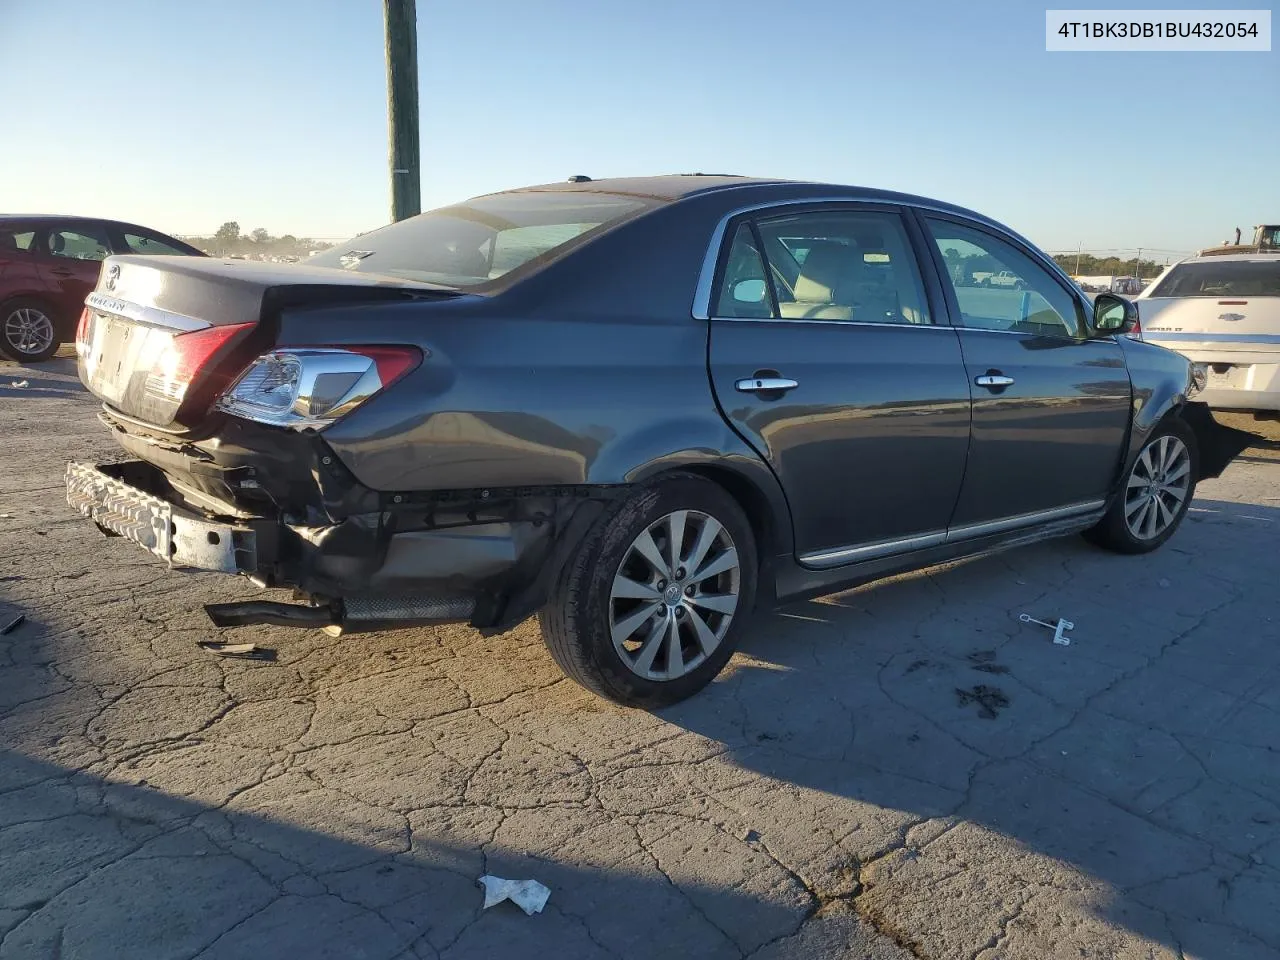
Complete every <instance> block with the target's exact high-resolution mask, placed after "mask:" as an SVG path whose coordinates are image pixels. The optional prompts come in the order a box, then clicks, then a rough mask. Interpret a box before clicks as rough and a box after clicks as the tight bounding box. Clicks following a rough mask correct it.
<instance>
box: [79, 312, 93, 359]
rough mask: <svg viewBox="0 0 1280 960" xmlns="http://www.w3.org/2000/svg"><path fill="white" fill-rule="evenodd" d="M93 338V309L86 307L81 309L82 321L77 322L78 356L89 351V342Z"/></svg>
mask: <svg viewBox="0 0 1280 960" xmlns="http://www.w3.org/2000/svg"><path fill="white" fill-rule="evenodd" d="M92 339H93V311H92V310H90V309H89V308H88V307H85V308H84V309H83V310H81V311H80V322H79V323H77V324H76V356H80V357H83V356H84V355H85V354H86V353H88V352H89V342H90V341H91V340H92Z"/></svg>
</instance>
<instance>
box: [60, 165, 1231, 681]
mask: <svg viewBox="0 0 1280 960" xmlns="http://www.w3.org/2000/svg"><path fill="white" fill-rule="evenodd" d="M992 275H999V276H1001V277H1004V278H1007V277H1012V278H1014V282H1010V283H1007V284H1002V285H1000V286H995V285H992V284H990V283H984V282H983V280H985V279H986V278H988V277H990V276H992ZM1134 319H1135V314H1134V311H1133V307H1132V305H1131V304H1129V303H1128V302H1126V301H1124V300H1122V299H1120V298H1119V297H1115V296H1111V295H1109V294H1103V295H1100V296H1098V298H1097V302H1096V304H1094V305H1091V304H1090V303H1089V302H1088V301H1087V300H1086V299H1085V298H1084V296H1083V294H1082V293H1081V292H1080V291H1079V289H1078V288H1076V287H1075V286H1074V285H1073V284H1072V283H1071V281H1070V280H1069V278H1068V277H1067V276H1065V275H1064V274H1063V273H1062V271H1061V270H1059V269H1058V267H1057V266H1056V265H1055V264H1054V262H1053V261H1052V260H1051V259H1049V258H1048V257H1046V256H1045V255H1044V254H1042V253H1041V252H1040V251H1038V250H1037V249H1035V248H1034V247H1033V246H1032V245H1031V244H1030V243H1028V242H1027V241H1026V240H1024V239H1022V238H1021V237H1019V236H1018V235H1017V234H1014V233H1012V232H1010V231H1009V230H1008V229H1006V228H1004V227H1002V226H1000V225H999V224H997V223H994V222H993V221H991V220H989V219H987V218H986V217H983V216H980V215H979V214H976V213H972V212H970V211H967V210H962V209H960V208H957V207H953V206H950V205H948V204H945V203H939V202H937V201H933V200H925V199H922V198H920V197H913V196H905V195H902V194H896V193H885V192H880V191H874V190H864V189H858V188H853V187H840V186H827V185H816V184H808V183H788V182H780V181H766V180H751V179H743V178H737V177H719V176H716V177H710V176H674V177H655V178H649V179H633V180H602V181H594V182H593V181H588V180H585V179H584V178H574V181H572V182H570V183H564V184H553V185H549V186H541V187H531V188H528V189H523V190H514V191H510V192H506V193H499V194H494V195H491V196H485V197H480V198H477V199H475V200H472V201H469V202H467V203H464V204H459V205H457V206H452V207H446V208H444V209H441V210H436V211H432V212H430V213H426V214H423V215H421V216H419V217H415V218H413V219H411V220H406V221H404V222H401V223H398V224H394V225H392V226H388V227H384V228H382V229H380V230H376V231H374V232H372V233H369V234H365V235H363V236H360V237H357V238H356V239H354V240H352V241H350V242H349V243H347V244H344V245H342V246H340V247H337V248H335V249H334V250H333V251H332V252H330V253H326V254H323V255H321V256H318V257H315V258H313V260H312V261H311V263H310V264H308V265H306V266H301V267H288V266H285V267H277V266H272V265H265V264H253V263H245V262H237V261H227V260H214V259H209V260H205V259H192V258H181V257H129V256H122V257H112V258H110V259H108V260H107V261H106V265H105V267H104V269H103V273H102V278H101V281H100V283H99V285H98V289H97V290H96V291H95V292H94V293H93V294H91V295H90V296H89V298H88V300H87V307H86V310H85V313H84V316H83V318H82V319H81V324H80V330H79V333H78V338H77V347H78V351H79V357H80V361H79V362H80V374H81V377H82V379H83V380H84V382H85V384H86V385H87V386H88V388H89V389H90V390H91V391H93V392H94V393H95V394H96V395H97V396H98V397H100V398H101V399H102V401H103V410H102V419H103V421H104V423H105V424H106V425H107V427H108V428H109V429H111V430H112V431H113V432H114V435H115V437H116V439H117V440H118V441H119V442H120V444H121V446H122V447H123V448H124V449H125V450H126V451H127V452H128V454H129V455H131V457H132V458H133V459H130V460H127V461H124V462H119V463H113V464H102V465H95V464H84V463H73V464H70V465H69V466H68V473H67V491H68V499H69V502H70V503H71V504H72V505H73V506H74V507H75V508H76V509H78V510H79V511H80V512H81V513H83V514H84V515H85V516H87V517H90V518H91V519H93V520H94V521H95V522H96V523H97V524H98V525H99V527H101V528H102V529H103V530H104V531H106V532H108V533H111V534H118V535H122V536H125V537H128V538H129V539H131V540H133V541H135V542H136V543H138V544H140V545H142V546H143V547H145V548H146V549H148V550H150V551H152V552H153V553H155V554H156V555H157V556H159V557H160V558H161V559H163V560H165V561H166V562H168V563H169V564H171V565H173V566H179V567H188V568H195V569H206V570H220V571H224V572H227V573H238V574H242V575H244V576H247V577H249V578H250V579H252V580H254V581H255V582H257V583H259V584H261V585H262V586H264V587H291V588H293V589H294V590H295V591H296V593H297V594H298V596H297V597H295V599H301V600H304V601H305V602H303V603H277V602H265V601H264V602H250V603H234V604H220V605H215V606H211V607H210V608H209V613H210V616H211V617H212V618H213V620H214V622H215V623H217V624H219V625H224V626H232V625H237V624H246V623H263V622H266V623H277V624H285V625H294V626H311V627H324V628H327V629H329V630H331V631H333V630H356V629H373V628H386V627H390V626H402V625H409V624H419V623H425V622H433V621H442V620H465V621H468V622H470V623H471V624H472V625H474V626H476V627H478V628H480V629H482V630H486V631H501V630H505V629H508V628H510V627H512V626H514V625H515V624H517V623H519V622H520V621H522V620H524V619H525V618H526V617H528V616H529V615H531V614H532V613H535V612H538V611H541V619H542V628H543V633H544V636H545V637H546V642H547V646H548V647H549V648H550V650H551V653H552V655H553V656H554V657H555V659H556V661H557V662H558V663H559V664H560V665H561V667H563V669H564V670H565V672H566V673H567V674H569V675H570V676H571V677H573V678H574V679H575V680H577V681H579V682H580V683H582V684H583V685H585V686H586V687H588V688H590V689H591V690H593V691H595V692H597V693H599V694H601V695H603V696H606V697H609V698H611V699H614V700H617V701H619V702H622V703H627V704H635V705H643V706H656V705H661V704H665V703H670V702H673V701H675V700H679V699H680V698H682V697H686V696H688V695H690V694H691V693H693V692H695V691H696V690H698V689H699V688H701V687H702V686H703V685H705V684H706V683H708V682H709V681H710V680H711V679H712V678H713V677H714V676H715V675H716V673H717V672H718V671H719V670H720V669H721V668H722V667H723V666H724V664H725V662H726V661H727V660H728V659H729V657H730V655H731V653H732V651H733V648H734V644H735V642H736V640H737V637H738V634H739V631H740V630H741V629H742V626H743V623H744V621H745V620H746V619H747V617H748V614H749V613H750V612H751V611H752V609H753V608H755V607H756V606H758V605H761V604H763V605H766V606H772V605H775V604H778V603H781V602H784V601H788V600H793V599H796V598H799V597H804V596H811V595H815V594H821V593H827V592H831V591H834V590H836V589H838V588H841V587H845V586H848V585H851V584H856V583H859V582H864V581H868V580H873V579H876V578H879V577H883V576H886V575H888V574H892V573H896V572H900V571H902V570H905V569H910V568H916V567H922V566H926V565H929V564H934V563H938V562H940V561H944V560H950V559H954V558H956V557H961V556H967V555H973V554H977V553H981V552H985V551H989V550H993V549H996V548H1002V547H1009V546H1014V545H1017V544H1023V543H1029V542H1032V541H1035V540H1040V539H1043V538H1045V537H1051V536H1057V535H1062V534H1070V533H1076V532H1084V533H1085V534H1086V536H1088V537H1089V538H1090V539H1091V540H1093V541H1094V542H1095V543H1098V544H1099V545H1101V546H1104V547H1108V548H1110V549H1113V550H1119V551H1122V552H1125V553H1132V554H1139V553H1144V552H1146V551H1149V550H1152V549H1154V548H1156V547H1158V546H1159V545H1160V544H1162V543H1164V541H1165V540H1167V539H1168V538H1169V537H1170V536H1171V535H1172V534H1173V532H1174V531H1175V530H1176V529H1177V527H1178V525H1179V523H1180V522H1181V520H1182V518H1183V516H1184V514H1185V513H1186V510H1187V506H1188V504H1189V503H1190V501H1191V497H1192V495H1193V494H1194V492H1195V486H1196V482H1197V480H1200V479H1202V478H1204V477H1206V476H1216V475H1217V474H1218V473H1220V472H1221V471H1222V470H1223V469H1224V468H1225V466H1226V465H1227V463H1228V462H1229V461H1230V459H1231V458H1232V457H1233V456H1235V455H1236V454H1237V453H1238V452H1239V451H1240V450H1241V449H1242V448H1243V446H1244V445H1245V443H1247V441H1248V439H1249V435H1248V434H1239V433H1237V432H1235V431H1230V430H1226V429H1225V428H1222V427H1220V426H1218V425H1217V424H1216V423H1215V422H1214V421H1213V419H1212V417H1211V416H1210V415H1209V414H1208V412H1207V411H1206V410H1205V408H1204V407H1203V406H1202V405H1201V404H1198V403H1195V402H1192V401H1190V400H1189V397H1191V396H1192V395H1193V394H1194V392H1195V390H1196V384H1194V383H1193V382H1192V379H1193V378H1192V371H1191V369H1190V367H1189V365H1188V363H1187V361H1186V360H1184V359H1183V358H1182V357H1180V356H1178V355H1177V354H1175V353H1172V352H1170V351H1167V350H1164V349H1162V348H1160V347H1156V346H1153V345H1150V344H1144V343H1141V342H1137V341H1135V340H1131V339H1129V338H1127V337H1125V336H1123V335H1122V334H1123V333H1124V332H1125V331H1126V329H1127V328H1128V326H1129V325H1130V324H1132V323H1133V321H1134Z"/></svg>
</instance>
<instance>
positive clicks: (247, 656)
mask: <svg viewBox="0 0 1280 960" xmlns="http://www.w3.org/2000/svg"><path fill="white" fill-rule="evenodd" d="M196 646H198V647H199V648H200V649H201V650H206V651H208V652H209V653H214V654H217V655H218V656H220V657H239V658H241V659H244V660H274V659H275V658H276V652H275V651H274V650H272V649H271V648H269V647H260V646H258V645H257V644H256V643H219V642H218V641H216V640H199V641H197V642H196Z"/></svg>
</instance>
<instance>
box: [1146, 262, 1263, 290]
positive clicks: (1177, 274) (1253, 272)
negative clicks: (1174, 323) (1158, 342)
mask: <svg viewBox="0 0 1280 960" xmlns="http://www.w3.org/2000/svg"><path fill="white" fill-rule="evenodd" d="M1150 296H1152V297H1280V257H1276V258H1275V259H1274V260H1227V261H1216V262H1203V263H1180V264H1178V265H1177V266H1176V267H1174V268H1173V269H1172V270H1170V271H1169V272H1168V273H1167V274H1166V275H1165V277H1164V279H1163V280H1161V281H1160V283H1159V284H1157V285H1156V287H1155V289H1153V290H1152V291H1151V294H1150Z"/></svg>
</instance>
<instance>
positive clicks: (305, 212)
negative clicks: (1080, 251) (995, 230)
mask: <svg viewBox="0 0 1280 960" xmlns="http://www.w3.org/2000/svg"><path fill="white" fill-rule="evenodd" d="M1247 2H1248V0H1246V3H1247ZM1253 2H1254V4H1255V5H1258V4H1257V0H1253ZM1246 3H1240V2H1237V3H1230V2H1228V3H1224V4H1213V3H1210V2H1209V0H1198V2H1197V6H1198V7H1200V8H1213V7H1215V6H1221V7H1222V8H1226V9H1234V8H1238V7H1240V6H1244V5H1246ZM1101 5H1102V4H1101V3H1099V0H1092V2H1091V3H1090V4H1088V6H1090V7H1094V8H1096V7H1098V6H1101ZM1131 5H1132V4H1131V3H1127V4H1121V6H1123V7H1126V8H1128V7H1130V6H1131ZM417 6H418V53H419V88H420V95H421V108H420V109H421V130H422V193H423V207H424V209H428V208H431V207H435V206H441V205H444V204H447V203H451V202H455V201H458V200H462V199H465V198H466V197H469V196H474V195H476V194H480V193H486V192H491V191H494V190H501V189H506V188H510V187H515V186H523V185H528V184H534V183H545V182H550V181H558V180H563V179H565V178H566V177H568V176H570V175H572V174H587V175H589V176H592V177H596V178H599V177H606V176H626V175H644V174H653V173H680V172H691V171H704V172H714V173H741V174H750V175H760V176H770V177H782V178H787V179H798V180H821V181H826V182H835V183H851V184H858V185H862V186H870V187H880V188H886V189H894V190H903V191H906V192H909V193H917V194H922V195H925V196H930V197H935V198H938V199H942V200H947V201H950V202H952V203H958V204H961V205H963V206H967V207H971V208H973V209H976V210H979V211H981V212H982V213H985V214H987V215H988V216H991V217H994V218H996V219H997V220H1001V221H1003V222H1005V223H1006V224H1008V225H1009V226H1011V227H1013V228H1014V229H1015V230H1018V231H1019V232H1021V233H1023V234H1025V235H1027V236H1028V237H1030V238H1031V239H1032V240H1033V241H1034V242H1036V243H1037V244H1039V245H1040V246H1041V247H1043V248H1045V249H1047V250H1049V251H1051V252H1056V251H1065V250H1074V249H1076V248H1077V247H1078V246H1081V245H1082V246H1083V247H1084V249H1085V250H1086V251H1089V250H1093V251H1107V250H1111V249H1115V250H1128V251H1130V252H1131V251H1132V250H1133V248H1136V247H1139V246H1142V247H1144V248H1146V250H1148V251H1153V250H1154V251H1156V254H1155V256H1157V257H1159V256H1163V255H1166V254H1167V255H1170V256H1172V255H1174V254H1176V253H1178V252H1182V251H1187V250H1191V249H1193V248H1196V247H1200V246H1207V245H1210V244H1214V243H1218V242H1220V241H1222V240H1224V239H1226V238H1227V237H1229V236H1231V235H1232V234H1233V231H1234V228H1235V227H1236V226H1240V227H1241V228H1242V229H1243V230H1244V231H1245V234H1246V238H1247V236H1248V235H1249V234H1250V233H1251V229H1250V228H1251V226H1252V225H1253V224H1255V223H1259V222H1263V221H1267V222H1272V223H1275V222H1280V48H1277V49H1273V50H1272V52H1269V53H1048V52H1046V51H1045V49H1044V47H1045V6H1044V5H1038V4H1034V3H1028V2H1026V0H1016V2H1006V0H989V2H988V0H966V2H965V3H956V2H954V0H947V2H941V0H937V2H924V0H889V2H879V3H872V2H856V0H800V2H795V3H790V4H778V3H776V2H769V3H765V2H759V0H736V2H734V0H644V2H643V3H636V2H632V3H624V2H622V0H596V2H594V3H584V2H581V0H579V2H568V0H485V2H471V3H464V2H448V0H418V5H417ZM1053 6H1054V7H1055V8H1058V7H1064V6H1066V4H1064V3H1062V2H1060V0H1059V2H1057V3H1054V4H1053ZM383 42H384V35H383V20H382V3H381V2H380V0H217V2H194V0H181V2H180V0H0V63H3V64H4V72H5V74H6V76H7V78H8V83H7V84H6V88H5V89H6V92H5V94H4V96H3V98H0V211H5V212H23V213H36V212H39V213H75V214H82V215H86V216H104V217H113V218H117V219H125V220H131V221H135V222H140V223H142V224H145V225H147V226H151V227H154V228H156V229H158V230H161V231H164V232H167V233H175V234H181V235H205V234H210V233H212V232H213V231H214V230H216V229H217V227H218V225H219V224H221V223H222V222H223V221H225V220H235V221H237V222H238V223H239V224H240V226H241V227H242V228H243V230H244V231H246V232H248V231H250V230H252V229H254V228H255V227H265V228H266V229H267V230H268V231H269V232H270V233H272V234H284V233H292V234H294V235H297V236H309V237H324V238H332V239H335V240H336V239H342V238H345V237H348V236H351V235H354V234H356V233H359V232H362V231H364V230H368V229H371V228H373V227H375V226H378V225H380V224H382V223H385V222H386V221H387V220H389V219H390V212H389V188H388V179H389V178H388V161H387V112H386V67H385V59H384V47H383ZM1162 251H1163V253H1162ZM1145 256H1146V255H1144V258H1145Z"/></svg>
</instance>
